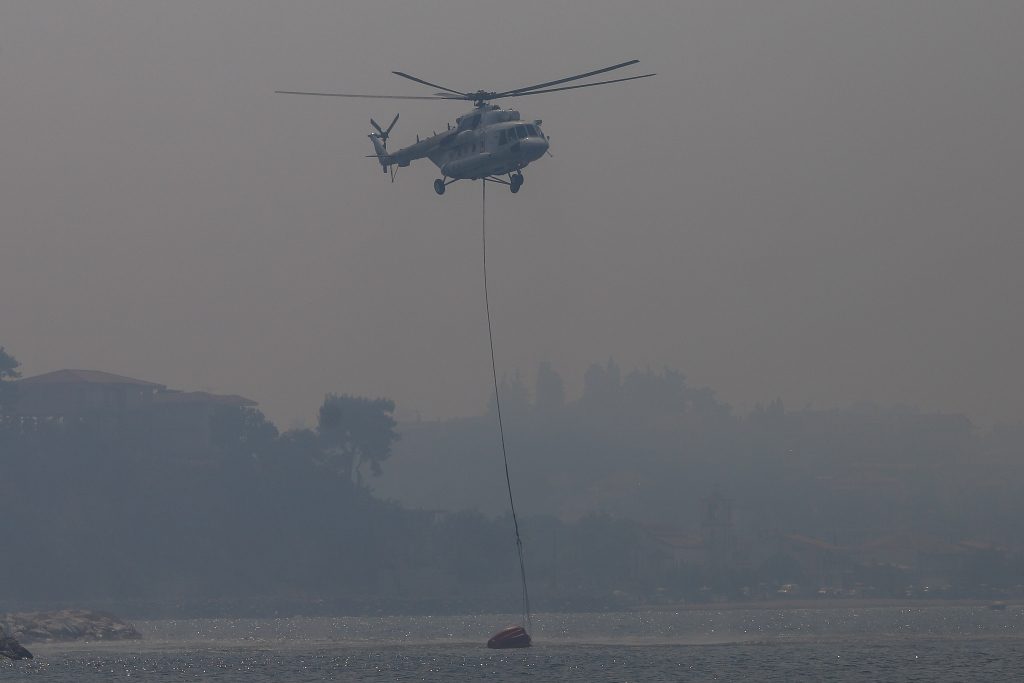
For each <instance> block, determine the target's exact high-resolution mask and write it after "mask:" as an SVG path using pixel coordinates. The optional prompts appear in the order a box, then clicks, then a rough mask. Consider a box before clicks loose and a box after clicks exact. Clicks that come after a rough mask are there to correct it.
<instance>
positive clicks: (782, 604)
mask: <svg viewBox="0 0 1024 683" xmlns="http://www.w3.org/2000/svg"><path fill="white" fill-rule="evenodd" d="M997 604H998V605H1002V606H1003V607H1007V608H1009V607H1016V606H1017V605H1018V604H1019V603H1018V602H1016V601H1004V600H982V599H977V598H949V599H944V598H905V599H902V600H901V599H896V598H805V599H800V598H795V599H792V600H748V601H738V602H687V603H678V604H672V605H643V606H637V607H634V608H631V609H632V611H635V612H674V611H697V612H699V611H703V612H708V611H718V610H721V611H725V610H765V609H768V610H784V609H871V608H876V607H906V608H915V607H992V606H993V605H997Z"/></svg>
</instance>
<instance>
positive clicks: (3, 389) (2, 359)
mask: <svg viewBox="0 0 1024 683" xmlns="http://www.w3.org/2000/svg"><path fill="white" fill-rule="evenodd" d="M20 365H21V363H19V362H18V361H17V359H16V358H15V357H14V356H12V355H11V354H9V353H7V351H6V350H5V349H4V347H2V346H0V411H5V410H6V409H7V404H8V403H9V402H11V400H12V399H11V396H12V394H13V389H14V387H12V386H11V385H10V384H9V381H10V380H15V379H18V378H19V377H21V373H20V372H18V367H19V366H20Z"/></svg>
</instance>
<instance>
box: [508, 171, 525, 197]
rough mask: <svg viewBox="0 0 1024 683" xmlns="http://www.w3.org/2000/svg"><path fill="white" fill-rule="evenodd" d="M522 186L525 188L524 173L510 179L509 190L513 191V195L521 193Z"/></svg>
mask: <svg viewBox="0 0 1024 683" xmlns="http://www.w3.org/2000/svg"><path fill="white" fill-rule="evenodd" d="M522 186H523V174H522V173H516V174H515V175H514V176H512V178H511V179H510V182H509V184H508V189H509V190H511V191H512V194H515V193H516V192H519V188H520V187H522Z"/></svg>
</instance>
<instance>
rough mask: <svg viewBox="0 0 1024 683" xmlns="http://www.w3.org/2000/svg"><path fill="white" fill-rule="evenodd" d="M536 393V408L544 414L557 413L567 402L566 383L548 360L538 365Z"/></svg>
mask: <svg viewBox="0 0 1024 683" xmlns="http://www.w3.org/2000/svg"><path fill="white" fill-rule="evenodd" d="M534 395H535V396H536V400H535V402H534V408H535V410H536V411H537V412H538V413H541V414H543V415H549V414H552V413H555V412H557V411H559V410H561V408H562V406H563V405H564V404H565V385H564V384H563V383H562V378H561V377H560V376H559V374H558V373H557V372H555V370H554V369H553V368H552V367H551V363H548V362H547V361H544V362H543V363H541V364H540V365H539V366H537V381H536V383H535V384H534Z"/></svg>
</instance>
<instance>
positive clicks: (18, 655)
mask: <svg viewBox="0 0 1024 683" xmlns="http://www.w3.org/2000/svg"><path fill="white" fill-rule="evenodd" d="M0 657H7V658H8V659H32V653H31V652H29V651H28V650H26V649H25V648H24V647H22V645H21V643H19V642H18V641H17V640H15V639H14V638H12V637H11V636H9V635H7V634H6V633H4V630H3V629H2V628H0Z"/></svg>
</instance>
